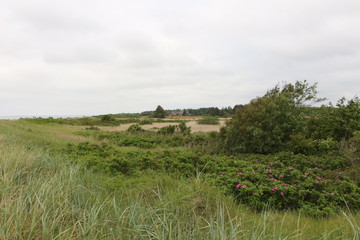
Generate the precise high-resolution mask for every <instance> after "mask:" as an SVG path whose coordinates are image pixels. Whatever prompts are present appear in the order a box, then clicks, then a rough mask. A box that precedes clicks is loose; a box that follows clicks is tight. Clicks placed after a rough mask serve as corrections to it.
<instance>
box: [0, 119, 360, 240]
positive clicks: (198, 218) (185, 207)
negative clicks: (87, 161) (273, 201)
mask: <svg viewBox="0 0 360 240" xmlns="http://www.w3.org/2000/svg"><path fill="white" fill-rule="evenodd" d="M72 131H73V130H72V129H71V128H69V127H67V126H59V125H34V124H30V123H26V122H22V121H0V206H1V208H0V224H1V225H0V238H1V239H359V234H360V229H359V224H360V215H359V214H347V213H344V214H342V215H339V216H337V217H332V218H329V219H324V220H315V219H311V218H307V217H304V216H299V215H298V214H297V213H292V212H288V213H276V212H272V211H270V210H269V211H264V212H263V213H259V214H256V213H253V212H251V211H250V210H248V209H247V208H246V207H244V206H241V205H240V206H239V205H237V204H235V203H234V202H233V201H232V200H231V199H230V198H227V197H224V196H222V194H221V193H219V192H218V191H217V189H215V188H212V187H210V186H208V185H207V184H206V183H204V182H203V181H202V178H201V176H199V177H198V178H193V179H174V178H172V177H170V176H155V177H154V176H143V177H142V178H137V179H126V178H119V179H117V183H116V186H117V189H116V190H111V189H110V188H109V187H107V186H108V184H109V183H110V182H111V181H114V179H110V178H109V177H107V176H102V175H99V174H94V173H92V172H89V171H87V170H86V169H83V167H82V166H79V165H74V164H72V163H70V162H69V161H68V160H67V159H66V158H65V157H64V156H62V155H61V154H59V153H56V152H55V153H54V152H53V151H51V150H50V149H52V148H54V147H59V146H62V145H64V144H66V143H68V142H79V141H82V140H84V138H80V137H77V136H74V135H72V134H71V133H72ZM90 141H91V139H90ZM112 185H113V184H112Z"/></svg>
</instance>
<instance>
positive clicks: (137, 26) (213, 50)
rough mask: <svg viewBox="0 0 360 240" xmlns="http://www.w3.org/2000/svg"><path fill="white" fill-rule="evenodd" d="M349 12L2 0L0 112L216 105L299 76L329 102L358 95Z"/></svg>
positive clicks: (261, 2)
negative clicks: (314, 87)
mask: <svg viewBox="0 0 360 240" xmlns="http://www.w3.org/2000/svg"><path fill="white" fill-rule="evenodd" d="M359 16H360V2H359V1H357V0H344V1H341V2H339V1H337V0H329V1H312V0H304V1H285V0H274V1H265V0H255V1H247V0H246V1H238V0H229V1H220V0H210V1H206V0H200V1H190V0H185V1H166V0H154V1H146V0H136V1H116V0H109V1H105V2H104V1H100V0H94V1H83V0H79V1H70V0H62V1H58V0H55V1H46V0H34V1H24V0H11V1H10V0H5V1H2V2H1V3H0V34H1V36H2V37H1V38H0V66H1V67H0V95H1V96H2V98H1V105H0V115H14V114H16V113H19V114H21V113H25V112H26V113H28V114H31V113H40V112H42V113H43V114H46V113H52V114H70V113H71V114H91V113H94V114H95V113H106V112H122V111H123V112H134V111H143V110H149V109H152V108H154V106H157V105H158V104H161V105H164V107H165V108H172V107H179V108H182V107H195V106H199V107H200V106H205V105H206V106H219V107H221V106H228V105H235V104H239V103H246V102H247V101H249V100H250V99H251V98H254V97H256V96H261V95H262V94H264V92H265V91H266V89H269V88H271V87H273V86H274V85H275V84H277V83H279V82H281V81H288V82H293V81H295V80H304V79H307V80H309V81H310V82H319V91H320V94H321V96H327V97H329V98H330V100H331V101H333V102H334V101H336V100H337V99H339V98H340V97H341V96H344V95H345V96H347V97H351V96H352V95H356V94H357V95H359V91H358V89H360V85H359V84H360V82H359V77H360V72H359V70H358V69H359V63H360V44H359V42H360V33H359V31H358V30H357V28H358V26H359V25H360V17H359ZM165 104H166V105H165Z"/></svg>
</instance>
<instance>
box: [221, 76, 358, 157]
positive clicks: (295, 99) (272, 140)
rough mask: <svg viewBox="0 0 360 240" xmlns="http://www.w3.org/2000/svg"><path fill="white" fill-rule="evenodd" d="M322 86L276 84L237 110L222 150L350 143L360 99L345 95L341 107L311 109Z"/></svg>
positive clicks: (315, 149)
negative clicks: (348, 98)
mask: <svg viewBox="0 0 360 240" xmlns="http://www.w3.org/2000/svg"><path fill="white" fill-rule="evenodd" d="M316 95H317V85H316V84H313V85H310V84H309V83H308V82H307V81H302V82H300V81H297V82H296V83H295V84H290V83H285V84H284V85H283V86H282V87H280V86H279V85H277V86H276V87H275V88H273V89H271V90H269V91H268V92H267V93H266V94H265V95H264V96H262V97H258V98H256V99H253V100H252V101H251V102H250V103H249V104H247V105H245V106H243V107H241V108H238V109H237V111H236V113H235V115H234V117H233V118H232V119H231V120H230V121H228V122H227V125H226V127H224V128H222V129H221V132H220V139H221V142H222V143H223V144H222V145H221V148H222V150H223V151H224V152H226V153H229V154H234V153H262V154H268V153H274V152H281V151H292V152H294V153H302V154H317V153H320V154H321V153H324V152H325V153H326V152H328V151H332V150H337V149H339V148H340V147H341V145H342V147H343V148H344V147H345V146H348V147H350V145H349V144H350V142H349V140H350V139H352V138H354V137H355V138H356V136H357V135H356V134H355V133H356V131H359V130H360V101H359V99H358V98H357V97H354V98H353V99H351V100H349V101H346V100H345V98H342V99H340V100H339V101H338V103H337V104H336V106H335V107H334V106H332V104H329V105H323V106H321V107H312V106H311V104H312V103H318V102H321V101H323V100H324V99H320V98H317V96H316Z"/></svg>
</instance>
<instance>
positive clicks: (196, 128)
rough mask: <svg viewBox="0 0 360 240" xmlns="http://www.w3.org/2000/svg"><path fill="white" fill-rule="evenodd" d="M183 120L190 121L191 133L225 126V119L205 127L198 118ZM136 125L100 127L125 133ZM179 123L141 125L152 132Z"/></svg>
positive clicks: (104, 129)
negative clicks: (199, 122)
mask: <svg viewBox="0 0 360 240" xmlns="http://www.w3.org/2000/svg"><path fill="white" fill-rule="evenodd" d="M183 120H189V121H188V122H186V126H188V127H191V132H211V131H219V130H220V128H221V127H223V126H225V121H226V120H225V119H220V124H219V125H203V124H198V123H197V121H196V120H197V119H196V118H191V120H190V119H189V118H184V119H183ZM133 124H134V123H129V124H121V125H120V126H118V127H105V126H98V128H100V129H101V130H103V131H125V130H127V129H128V128H129V127H130V126H131V125H133ZM178 124H179V123H176V122H164V123H153V124H148V125H141V127H142V128H143V129H144V130H151V129H156V128H162V127H166V126H170V125H178Z"/></svg>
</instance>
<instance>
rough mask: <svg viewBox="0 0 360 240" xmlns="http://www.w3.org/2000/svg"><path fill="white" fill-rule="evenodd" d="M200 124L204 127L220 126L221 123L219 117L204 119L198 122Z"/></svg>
mask: <svg viewBox="0 0 360 240" xmlns="http://www.w3.org/2000/svg"><path fill="white" fill-rule="evenodd" d="M197 123H198V124H204V125H219V124H220V121H219V118H217V117H210V116H209V117H203V118H202V119H199V120H197Z"/></svg>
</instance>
